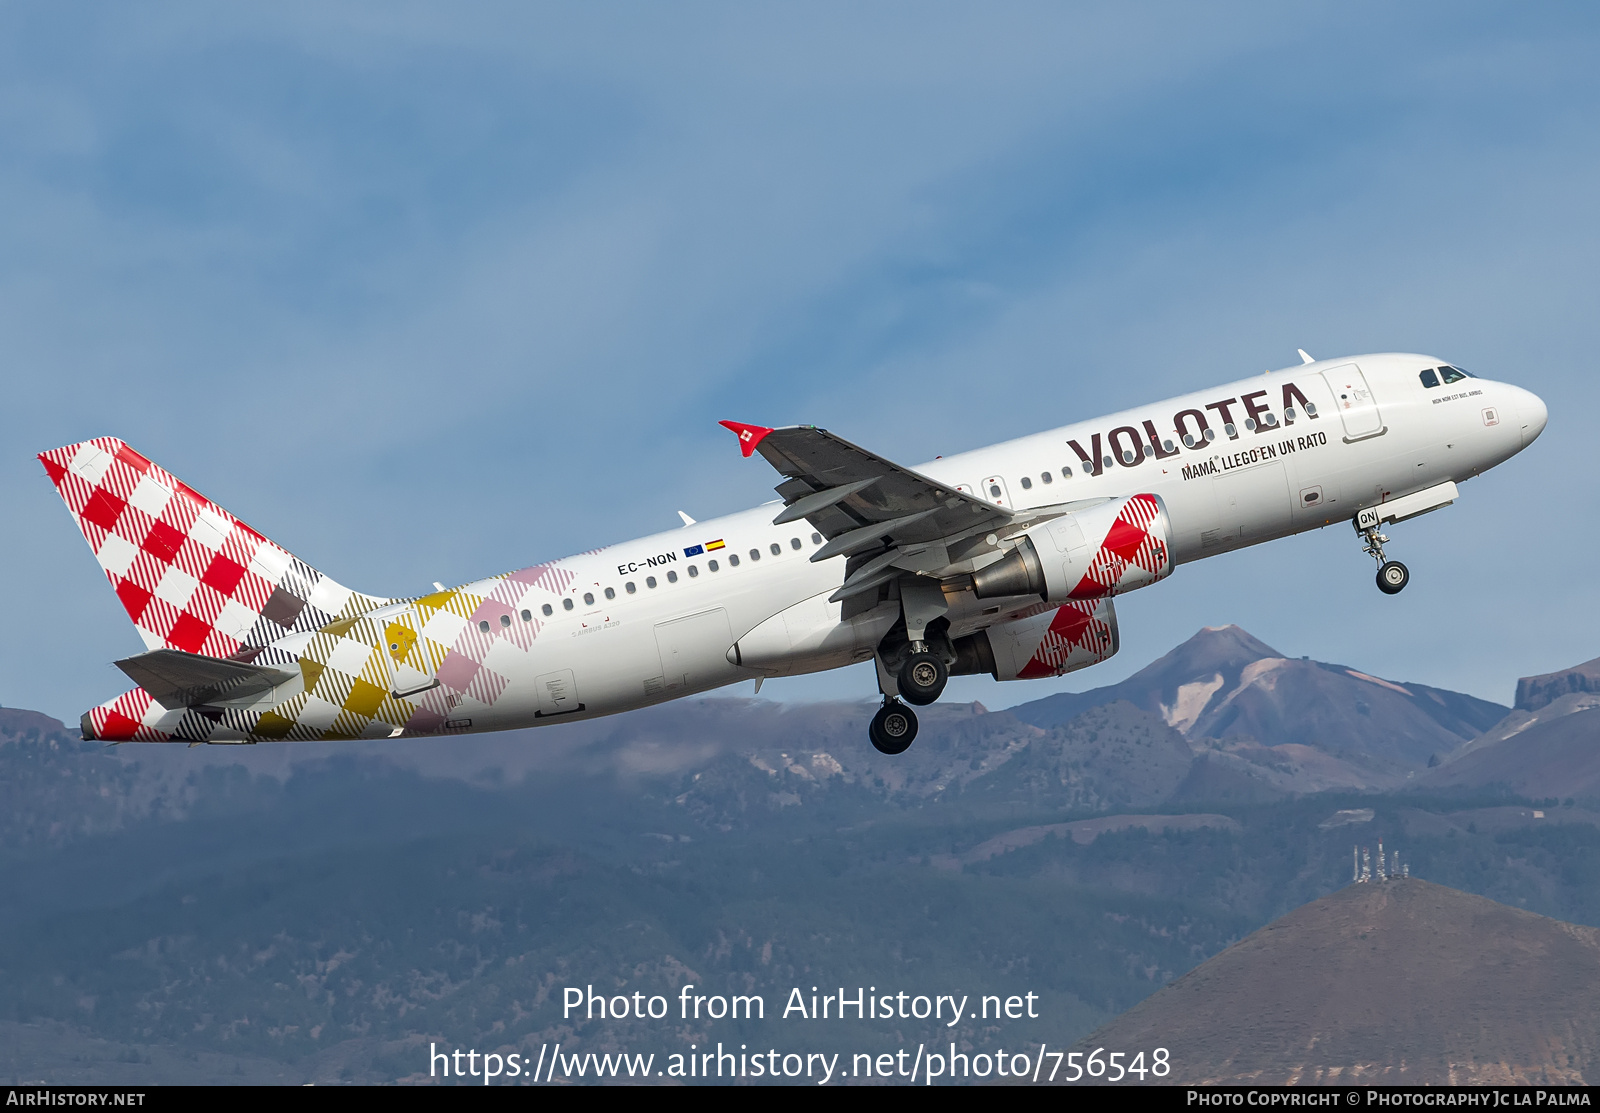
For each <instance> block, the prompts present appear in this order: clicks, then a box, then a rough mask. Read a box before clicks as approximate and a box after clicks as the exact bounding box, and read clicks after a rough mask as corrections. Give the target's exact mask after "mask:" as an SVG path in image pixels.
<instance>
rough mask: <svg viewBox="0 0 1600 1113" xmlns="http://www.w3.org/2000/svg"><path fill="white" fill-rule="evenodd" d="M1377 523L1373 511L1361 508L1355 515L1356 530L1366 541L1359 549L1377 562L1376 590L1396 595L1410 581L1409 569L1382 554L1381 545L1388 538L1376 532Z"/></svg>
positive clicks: (1386, 541)
mask: <svg viewBox="0 0 1600 1113" xmlns="http://www.w3.org/2000/svg"><path fill="white" fill-rule="evenodd" d="M1379 524H1380V523H1379V521H1378V518H1377V514H1376V513H1375V512H1374V511H1371V510H1363V511H1362V512H1361V513H1360V514H1358V515H1356V520H1355V527H1356V532H1357V533H1359V534H1360V535H1361V536H1362V539H1363V540H1365V541H1366V544H1365V545H1364V546H1362V549H1361V551H1362V552H1364V553H1366V554H1367V555H1368V556H1369V557H1371V558H1372V559H1373V560H1375V561H1377V562H1378V590H1379V591H1381V592H1383V593H1384V594H1385V595H1398V594H1400V592H1402V591H1404V590H1405V586H1406V585H1407V584H1408V583H1410V582H1411V570H1410V569H1408V568H1407V567H1406V566H1405V565H1403V564H1401V563H1400V562H1399V561H1398V560H1390V559H1389V558H1388V557H1386V556H1384V555H1383V547H1384V545H1386V544H1388V542H1389V539H1388V538H1387V537H1385V536H1384V535H1383V534H1381V533H1379V532H1378V526H1379Z"/></svg>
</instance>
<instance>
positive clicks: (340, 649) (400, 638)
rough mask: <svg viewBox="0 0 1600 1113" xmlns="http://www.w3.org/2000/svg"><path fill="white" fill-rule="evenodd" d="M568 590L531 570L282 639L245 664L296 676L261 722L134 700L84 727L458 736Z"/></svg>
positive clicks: (98, 712) (304, 736) (567, 578)
mask: <svg viewBox="0 0 1600 1113" xmlns="http://www.w3.org/2000/svg"><path fill="white" fill-rule="evenodd" d="M572 583H573V573H572V572H570V571H569V570H567V569H565V568H562V567H560V566H558V565H553V564H547V565H536V566H534V567H532V568H524V569H522V570H521V571H518V572H512V573H509V574H508V575H505V576H498V577H496V578H494V579H491V580H484V581H480V582H478V583H475V584H471V585H468V586H467V587H464V588H460V589H456V590H453V591H441V592H435V593H434V594H432V595H425V596H423V597H422V598H420V599H416V600H413V601H411V602H410V603H409V604H403V605H399V606H393V607H389V606H386V607H383V608H381V609H380V611H379V613H369V614H362V615H355V616H351V617H348V618H341V619H337V620H335V621H333V622H330V623H327V624H326V625H324V626H322V627H321V628H320V629H317V630H315V631H312V632H310V633H309V634H307V635H305V636H304V638H303V639H302V638H295V637H291V638H289V639H288V640H287V641H288V644H289V645H293V646H295V647H296V648H295V649H294V651H293V652H291V651H290V650H289V649H287V648H285V646H284V645H279V646H273V647H268V648H267V649H266V650H264V651H262V653H260V654H259V655H258V656H257V657H256V660H258V661H262V660H266V659H267V658H269V657H270V658H272V659H273V663H274V664H276V665H277V666H279V667H282V666H283V665H284V664H285V663H288V664H291V665H292V666H294V667H295V668H297V669H298V671H299V674H300V676H299V680H298V682H291V683H289V684H286V685H284V687H283V688H282V689H280V691H279V692H278V693H275V694H274V696H273V697H272V699H273V700H276V702H272V700H268V701H267V702H268V703H269V704H270V708H269V709H266V710H262V709H259V708H250V709H225V708H190V709H187V710H181V711H168V710H167V709H166V708H163V707H162V706H161V705H160V704H157V703H155V702H154V701H152V700H151V699H150V697H149V695H148V693H146V692H144V690H143V689H135V690H134V691H132V692H129V693H127V694H126V695H124V696H120V697H118V699H116V700H113V701H112V702H111V703H108V704H105V705H103V706H101V707H98V708H96V709H95V710H94V711H92V712H90V717H91V721H92V722H93V724H94V727H95V734H96V737H98V738H103V739H105V740H107V741H138V742H166V741H183V742H264V741H287V742H298V741H332V740H339V739H351V738H392V737H399V736H402V735H415V734H437V733H440V732H445V731H449V730H452V729H457V725H458V724H464V723H466V722H467V721H468V720H470V719H471V718H472V717H473V715H474V714H477V713H481V711H482V710H483V709H487V708H489V707H492V706H493V705H494V703H495V701H496V700H498V699H499V698H500V696H501V694H502V693H503V692H504V691H505V690H506V687H507V685H508V684H509V683H510V681H509V676H510V674H511V673H512V672H513V671H515V662H517V661H518V660H519V658H520V657H521V656H523V655H525V654H527V653H528V652H529V651H530V650H531V649H532V647H533V643H534V640H535V639H536V638H537V637H538V636H539V631H540V630H541V628H542V627H543V625H544V621H545V619H544V614H543V607H544V605H545V604H547V603H548V604H551V605H552V606H559V605H560V599H561V596H562V595H563V594H564V593H565V592H566V591H567V590H568V589H569V588H570V587H571V586H572ZM302 640H303V644H300V643H301V642H302ZM522 671H524V672H525V671H526V670H522ZM407 681H409V682H410V683H407ZM433 681H437V683H436V684H433V686H432V687H422V689H421V690H417V691H411V692H410V693H409V694H403V695H401V696H396V695H395V694H394V693H395V691H397V690H398V691H402V692H406V691H407V690H408V689H409V688H413V687H421V686H422V685H426V684H429V683H431V682H433ZM397 684H398V685H399V686H397Z"/></svg>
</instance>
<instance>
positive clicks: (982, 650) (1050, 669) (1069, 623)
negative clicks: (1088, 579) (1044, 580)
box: [950, 596, 1119, 680]
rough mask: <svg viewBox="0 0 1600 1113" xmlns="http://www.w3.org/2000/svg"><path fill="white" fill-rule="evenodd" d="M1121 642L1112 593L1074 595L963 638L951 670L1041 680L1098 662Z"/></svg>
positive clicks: (959, 639)
mask: <svg viewBox="0 0 1600 1113" xmlns="http://www.w3.org/2000/svg"><path fill="white" fill-rule="evenodd" d="M1118 644H1119V643H1118V639H1117V612H1116V611H1115V610H1114V609H1113V608H1112V605H1111V598H1110V597H1109V596H1104V597H1102V598H1099V599H1085V600H1081V601H1080V600H1074V601H1073V602H1070V603H1067V604H1066V605H1064V606H1061V607H1041V609H1040V611H1039V613H1038V614H1034V615H1030V616H1028V617H1027V618H1015V619H1012V620H1011V621H1010V622H1001V623H997V624H995V625H993V626H990V627H988V628H987V629H984V630H979V631H978V632H977V633H976V634H969V635H968V636H966V637H964V638H958V639H957V640H956V653H957V655H958V660H957V663H956V667H954V668H952V669H951V670H950V671H951V672H952V673H963V672H972V673H975V672H987V673H989V674H990V675H991V676H993V677H994V678H995V679H996V680H1037V679H1040V678H1041V677H1046V676H1061V675H1064V674H1065V673H1069V672H1075V671H1076V670H1078V669H1086V668H1088V667H1089V666H1090V665H1098V664H1099V663H1100V662H1101V661H1104V660H1105V659H1106V658H1108V657H1110V656H1111V655H1112V654H1114V653H1116V651H1117V648H1118Z"/></svg>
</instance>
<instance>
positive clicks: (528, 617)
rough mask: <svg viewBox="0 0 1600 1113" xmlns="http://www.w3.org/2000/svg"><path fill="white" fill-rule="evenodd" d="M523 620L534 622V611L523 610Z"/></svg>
mask: <svg viewBox="0 0 1600 1113" xmlns="http://www.w3.org/2000/svg"><path fill="white" fill-rule="evenodd" d="M522 621H524V622H532V621H533V612H532V611H527V610H525V611H523V612H522Z"/></svg>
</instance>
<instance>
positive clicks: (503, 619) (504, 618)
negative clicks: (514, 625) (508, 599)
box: [500, 614, 511, 629]
mask: <svg viewBox="0 0 1600 1113" xmlns="http://www.w3.org/2000/svg"><path fill="white" fill-rule="evenodd" d="M510 625H511V616H510V615H508V614H503V615H501V616H500V627H501V629H504V628H505V627H507V626H510Z"/></svg>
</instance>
